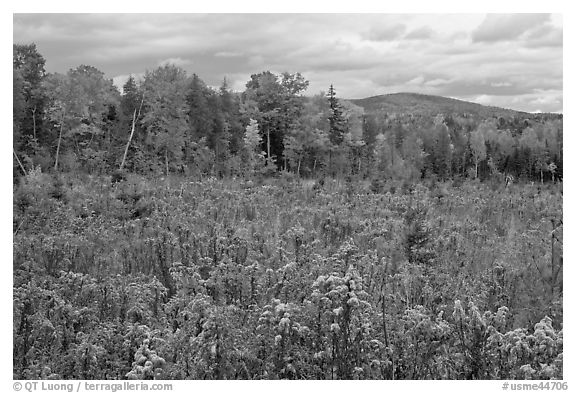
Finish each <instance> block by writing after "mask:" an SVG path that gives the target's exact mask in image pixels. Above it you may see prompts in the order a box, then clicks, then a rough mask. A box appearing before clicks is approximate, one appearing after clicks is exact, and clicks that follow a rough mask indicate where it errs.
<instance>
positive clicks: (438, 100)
mask: <svg viewBox="0 0 576 393" xmlns="http://www.w3.org/2000/svg"><path fill="white" fill-rule="evenodd" d="M348 101H350V102H351V103H353V104H355V105H358V106H360V107H362V108H364V110H365V111H366V112H386V113H398V114H400V113H411V114H420V115H431V116H434V115H437V114H444V115H449V114H450V115H451V114H464V113H468V114H472V115H476V116H478V117H480V118H491V117H500V116H504V117H510V116H517V115H522V116H531V114H529V113H526V112H520V111H515V110H512V109H504V108H498V107H494V106H486V105H481V104H476V103H473V102H468V101H462V100H457V99H454V98H447V97H441V96H432V95H426V94H418V93H395V94H383V95H378V96H374V97H368V98H361V99H352V100H348Z"/></svg>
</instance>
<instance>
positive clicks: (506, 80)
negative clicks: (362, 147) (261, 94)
mask: <svg viewBox="0 0 576 393" xmlns="http://www.w3.org/2000/svg"><path fill="white" fill-rule="evenodd" d="M13 26H14V31H13V35H14V42H15V43H30V42H35V43H36V44H37V47H38V50H39V51H40V53H41V54H42V55H43V56H44V57H45V58H46V69H47V71H49V72H66V71H67V70H68V69H70V68H74V67H76V66H78V65H80V64H90V65H93V66H95V67H96V68H98V69H100V70H101V71H103V72H104V73H105V74H106V75H107V77H109V78H114V81H115V84H116V85H117V86H119V87H121V85H122V84H123V83H124V81H125V79H127V76H128V75H129V74H131V73H132V74H140V73H144V72H145V71H146V70H152V69H154V68H156V67H158V65H159V64H166V63H172V64H176V65H178V66H180V67H183V68H184V69H185V70H186V71H187V72H189V73H196V74H198V76H200V78H202V79H203V80H204V81H205V82H206V83H207V84H208V85H210V86H219V85H220V84H221V82H222V80H223V79H224V77H226V78H227V80H228V83H229V86H232V87H233V88H234V89H236V90H243V89H244V87H245V85H246V82H247V80H248V79H249V77H250V75H251V74H254V73H258V72H262V71H265V70H270V71H272V72H276V73H279V72H283V71H288V72H301V73H302V74H303V76H304V77H305V78H307V79H308V80H309V81H310V87H309V89H308V92H307V94H315V93H317V92H318V91H320V90H324V91H325V90H326V89H327V88H328V86H330V84H334V86H335V87H336V89H337V92H338V95H339V96H340V97H343V98H363V97H368V96H371V95H377V94H385V93H393V92H402V91H412V92H420V93H427V94H438V95H444V96H450V97H457V98H463V99H476V97H488V98H485V99H487V100H491V102H495V103H497V104H501V105H503V106H506V107H514V108H515V109H520V110H530V109H532V108H535V106H536V105H537V104H540V108H537V109H541V110H546V108H552V107H553V106H554V105H556V107H557V108H558V109H557V110H561V93H562V79H563V69H562V50H563V48H562V45H563V41H562V20H561V18H559V17H558V16H555V15H552V16H550V15H542V14H536V15H526V14H514V15H488V16H483V15H478V14H472V15H465V14H459V15H439V14H431V15H417V14H410V15H389V14H349V15H348V14H205V15H202V14H96V15H91V14H15V15H14V24H13ZM559 95H560V99H559ZM515 97H520V98H518V99H516V98H515ZM538 97H540V98H541V99H543V100H544V99H547V100H548V101H546V102H543V103H538V102H536V101H535V100H536V98H538ZM506 100H508V101H506Z"/></svg>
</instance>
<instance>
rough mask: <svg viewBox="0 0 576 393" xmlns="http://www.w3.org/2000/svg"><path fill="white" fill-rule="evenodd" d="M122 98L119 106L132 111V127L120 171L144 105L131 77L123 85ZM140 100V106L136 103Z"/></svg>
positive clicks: (142, 97)
mask: <svg viewBox="0 0 576 393" xmlns="http://www.w3.org/2000/svg"><path fill="white" fill-rule="evenodd" d="M123 90H124V96H123V97H122V102H121V105H122V106H123V107H124V109H125V110H128V111H130V110H132V108H133V114H132V127H131V130H130V136H129V137H128V142H127V143H126V148H125V149H124V156H122V162H121V163H120V171H122V169H124V164H125V162H126V156H127V155H128V149H129V148H130V143H132V138H133V137H134V131H135V130H136V121H137V120H138V119H139V118H140V113H141V112H142V105H143V104H144V96H143V95H141V94H140V92H139V91H138V89H137V86H136V82H135V81H134V78H133V77H132V75H130V77H129V78H128V81H126V83H125V84H124V89H123ZM138 99H140V105H138V103H137V101H138Z"/></svg>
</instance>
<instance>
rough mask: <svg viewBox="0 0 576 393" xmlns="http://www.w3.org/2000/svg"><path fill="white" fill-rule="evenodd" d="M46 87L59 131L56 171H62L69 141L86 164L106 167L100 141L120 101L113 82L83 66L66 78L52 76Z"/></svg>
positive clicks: (52, 116) (99, 72)
mask: <svg viewBox="0 0 576 393" xmlns="http://www.w3.org/2000/svg"><path fill="white" fill-rule="evenodd" d="M44 88H45V89H46V91H47V93H48V98H49V103H50V104H49V106H48V109H47V117H48V119H49V120H50V121H51V122H52V123H53V124H54V126H55V127H56V128H58V130H59V132H58V139H57V147H56V156H55V163H54V169H55V170H58V164H59V158H60V150H61V148H62V143H63V142H66V141H67V140H69V141H70V142H71V143H72V145H73V147H74V148H75V150H76V154H77V155H78V156H79V157H80V158H81V159H82V160H83V161H84V163H85V164H87V165H89V166H93V165H100V164H102V161H103V158H102V156H103V151H102V150H101V149H100V148H99V146H97V143H98V141H97V139H98V137H99V136H101V135H103V134H104V127H105V123H106V120H105V117H106V115H107V114H108V113H109V107H110V106H115V105H117V102H118V91H117V90H116V88H115V87H114V85H113V84H112V80H109V79H105V78H104V74H103V73H102V72H101V71H99V70H97V69H96V68H94V67H91V66H85V65H81V66H79V67H77V68H75V69H71V70H70V71H68V73H67V74H66V75H62V74H51V75H48V76H47V77H46V79H45V83H44Z"/></svg>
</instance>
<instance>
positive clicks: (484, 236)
mask: <svg viewBox="0 0 576 393" xmlns="http://www.w3.org/2000/svg"><path fill="white" fill-rule="evenodd" d="M13 208H14V237H13V241H14V243H13V279H14V288H13V294H14V302H13V307H14V310H13V311H14V320H13V337H14V348H13V351H14V352H13V359H14V367H13V375H14V378H15V379H561V378H562V375H563V369H562V358H563V341H562V340H563V330H562V329H563V323H562V322H563V311H562V310H563V308H562V299H563V297H562V286H563V284H562V184H561V183H556V184H553V183H546V184H544V185H540V184H539V183H537V184H533V183H532V184H530V183H528V184H511V185H510V186H508V187H506V186H505V185H504V184H501V183H496V182H482V183H481V182H480V181H477V180H475V181H474V180H467V181H461V180H454V181H448V182H435V181H423V182H421V183H410V182H386V183H383V184H377V185H375V184H374V183H372V184H371V183H370V182H363V181H356V180H355V181H352V180H348V181H346V180H342V181H336V180H332V179H329V178H326V179H321V180H317V181H312V180H309V181H308V180H301V179H298V178H297V177H295V176H291V175H289V174H284V175H280V176H278V177H277V178H275V179H268V180H261V181H246V180H240V179H237V180H234V179H228V180H219V179H215V178H206V179H203V180H201V181H190V179H187V178H184V177H163V178H160V177H158V178H155V179H145V178H143V177H139V176H136V175H129V176H128V177H127V178H126V179H114V178H112V177H110V176H89V175H82V174H74V175H73V174H58V175H49V174H44V173H41V172H40V171H31V172H30V173H28V174H27V175H26V176H25V177H23V178H22V179H21V181H20V183H19V184H18V185H16V186H15V188H14V207H13Z"/></svg>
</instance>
